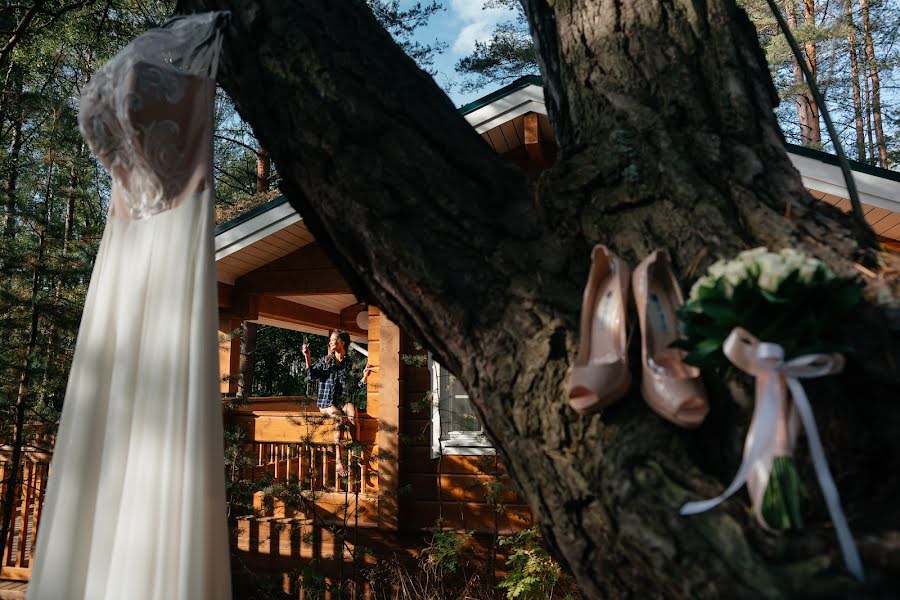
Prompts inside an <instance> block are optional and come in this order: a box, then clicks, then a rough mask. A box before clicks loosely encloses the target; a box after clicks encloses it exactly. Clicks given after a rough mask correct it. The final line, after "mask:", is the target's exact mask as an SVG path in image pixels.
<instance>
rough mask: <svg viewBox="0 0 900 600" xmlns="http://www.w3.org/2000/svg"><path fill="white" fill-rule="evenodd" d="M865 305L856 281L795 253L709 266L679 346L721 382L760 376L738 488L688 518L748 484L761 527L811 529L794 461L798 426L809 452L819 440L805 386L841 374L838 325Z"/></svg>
mask: <svg viewBox="0 0 900 600" xmlns="http://www.w3.org/2000/svg"><path fill="white" fill-rule="evenodd" d="M861 296H862V286H861V284H860V283H859V282H858V281H857V280H855V279H853V278H842V277H837V276H836V275H835V274H834V273H833V272H832V271H831V270H830V269H829V268H828V267H827V266H826V265H825V264H824V263H823V262H822V261H820V260H818V259H816V258H813V257H810V256H808V255H806V254H804V253H802V252H798V251H797V250H793V249H791V248H786V249H784V250H781V251H778V252H771V251H769V250H768V249H766V248H755V249H753V250H747V251H746V252H741V253H740V254H738V255H737V257H735V258H734V259H732V260H727V261H726V260H720V261H718V262H716V263H714V264H713V265H711V266H710V267H709V270H708V271H707V273H706V275H705V276H703V277H701V278H700V280H699V281H697V282H696V283H695V284H694V286H693V287H692V288H691V292H690V296H689V299H688V301H687V303H685V305H684V306H683V307H682V308H681V310H680V312H679V318H680V319H681V321H682V326H683V328H682V333H683V338H682V339H681V340H679V341H678V342H676V345H677V346H679V347H680V348H683V349H684V350H686V351H687V356H686V357H685V361H686V362H688V363H691V364H694V365H696V366H698V367H701V368H712V369H713V370H718V371H720V372H721V371H724V369H726V368H729V367H732V366H734V367H736V368H738V369H740V370H742V371H744V372H746V373H748V374H750V375H753V376H754V377H755V378H756V408H755V410H754V415H753V420H752V422H751V424H750V430H749V432H748V436H747V441H746V443H745V448H744V463H742V465H741V469H740V470H739V472H738V475H737V476H736V477H735V481H734V482H732V485H731V486H729V488H728V490H726V493H725V494H723V495H722V496H720V497H719V498H716V499H713V500H710V501H706V502H697V503H689V504H688V505H686V507H685V508H684V509H683V510H682V512H683V513H684V514H694V513H696V512H702V511H704V510H709V508H711V507H713V506H715V505H716V504H718V503H719V502H721V501H722V500H724V499H725V498H726V497H727V496H729V495H731V494H733V493H734V492H736V491H737V489H739V487H741V485H743V484H745V483H746V485H747V488H748V491H749V492H750V497H751V500H752V502H753V508H754V512H755V513H756V515H757V518H758V520H759V521H760V523H761V524H762V525H763V526H765V527H767V528H768V527H771V528H775V529H792V528H800V527H802V526H803V520H802V516H801V509H800V500H801V498H802V497H803V496H804V495H805V492H804V490H803V486H802V484H801V481H800V478H799V475H798V473H797V470H796V467H795V465H794V461H793V456H792V455H793V449H794V444H795V440H796V437H797V434H798V432H799V425H800V419H801V418H802V419H803V426H804V428H805V429H806V431H807V434H809V437H810V442H811V446H812V445H813V441H814V440H813V436H814V435H815V438H816V440H815V443H816V444H818V434H814V433H812V432H811V430H815V422H814V418H813V417H812V411H811V410H809V409H808V407H809V405H808V402H807V399H806V396H805V393H804V392H803V390H802V386H800V384H799V379H800V378H808V377H819V376H823V375H828V374H833V373H836V372H839V371H840V370H841V368H842V367H843V362H844V361H843V357H842V356H841V354H840V353H842V352H845V351H846V350H847V349H846V348H845V347H844V346H842V345H841V343H840V341H841V340H840V334H839V332H838V328H837V327H835V324H836V323H839V322H841V320H842V319H845V318H846V316H847V315H848V314H849V313H850V311H851V310H852V309H853V307H854V306H855V305H856V304H857V303H858V302H859V300H860V298H861ZM721 374H722V375H724V373H721ZM788 389H790V398H789V396H788ZM798 409H799V413H798ZM819 454H821V453H820V452H819ZM814 458H816V457H815V456H814ZM816 460H819V459H818V458H816ZM820 462H822V463H823V464H824V455H822V458H821V460H820ZM817 471H823V473H822V474H820V475H819V477H820V483H822V482H823V480H824V479H825V477H824V471H827V466H826V467H824V468H823V469H819V468H818V465H817ZM828 478H829V479H830V475H828ZM832 487H833V484H832ZM829 503H830V507H832V508H833V507H837V508H836V509H835V510H834V514H835V515H836V521H837V520H843V516H842V515H839V514H838V513H839V502H838V501H837V499H836V493H835V497H834V498H829Z"/></svg>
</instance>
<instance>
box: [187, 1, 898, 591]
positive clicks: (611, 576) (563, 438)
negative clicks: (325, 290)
mask: <svg viewBox="0 0 900 600" xmlns="http://www.w3.org/2000/svg"><path fill="white" fill-rule="evenodd" d="M184 4H185V8H187V9H189V10H207V9H211V8H224V7H227V8H229V9H230V10H231V11H232V21H231V24H230V25H229V28H228V30H227V33H226V36H227V39H226V44H225V48H226V49H225V51H224V55H223V56H222V59H221V62H220V65H221V67H220V76H219V80H220V83H221V84H222V85H223V87H224V88H225V90H226V91H227V92H228V93H229V94H230V95H231V96H232V98H233V99H234V100H235V103H236V106H237V107H238V110H239V111H240V113H241V115H242V116H243V117H244V118H245V119H246V120H247V121H249V122H250V123H251V125H252V126H253V127H254V130H255V132H256V134H257V135H258V137H259V139H260V141H261V143H262V144H263V145H264V146H265V147H266V148H267V149H268V150H269V151H270V152H271V154H272V158H273V159H274V160H275V161H276V162H277V163H278V166H279V174H280V175H281V177H282V186H283V189H284V191H285V192H286V194H287V195H288V197H289V199H290V200H291V203H292V204H293V205H294V206H295V207H296V208H297V209H298V210H299V211H300V212H301V214H303V216H304V219H305V221H306V222H307V224H308V225H309V227H310V228H311V229H312V231H313V233H314V234H315V236H316V238H317V240H318V241H319V242H320V243H322V244H323V245H324V246H325V247H326V248H327V249H328V250H329V252H330V254H331V256H332V258H333V259H334V260H335V262H336V263H337V264H338V266H339V268H340V269H341V270H342V272H343V273H344V275H345V276H346V277H347V278H348V280H349V281H350V283H351V285H352V286H353V288H354V290H356V292H357V294H359V295H360V296H361V297H363V298H364V299H366V300H367V301H369V302H372V303H374V304H376V305H378V306H379V307H380V308H381V309H383V310H384V311H385V312H386V313H387V314H388V315H390V317H391V319H393V320H396V321H397V322H398V323H399V324H400V325H401V326H402V327H403V328H404V329H405V330H406V331H408V332H410V333H411V334H413V335H414V336H417V337H418V338H419V340H420V341H422V342H423V343H424V344H425V345H426V346H428V347H429V349H431V350H432V351H433V352H434V354H435V355H436V357H437V359H438V360H439V361H440V362H441V363H442V364H444V365H446V366H447V367H448V368H449V369H450V371H452V372H454V373H456V374H457V375H458V376H459V377H460V378H461V380H462V382H463V383H464V384H465V386H466V388H467V389H468V391H469V393H470V394H471V397H472V398H473V400H474V403H475V405H476V407H477V409H478V410H479V412H480V414H481V417H482V419H483V422H484V425H485V428H486V429H487V431H488V432H489V434H490V436H491V437H492V438H493V440H494V441H495V443H496V445H497V448H498V451H499V453H500V455H501V456H502V457H503V459H504V462H505V464H506V467H507V469H508V470H509V472H510V474H511V476H512V477H513V479H514V480H515V481H516V482H518V484H519V486H520V487H521V491H522V494H523V495H524V497H525V499H526V500H527V501H528V503H529V505H530V507H531V508H532V510H533V512H534V514H535V515H536V516H537V518H538V519H539V520H540V522H541V524H542V527H543V530H544V532H545V535H546V539H547V540H548V542H549V544H550V545H551V547H552V548H553V550H554V552H555V553H556V555H557V556H558V557H559V558H561V559H562V560H564V561H565V562H566V563H567V564H568V566H569V567H570V568H571V569H572V571H573V572H574V573H575V575H576V577H577V578H578V581H579V584H580V585H581V587H582V589H583V590H584V591H585V593H586V594H587V595H588V596H589V597H622V596H625V595H629V594H630V595H633V596H635V597H657V596H660V595H665V596H672V597H714V596H723V595H726V594H731V595H736V596H738V597H740V596H769V597H773V596H779V595H785V594H789V593H792V592H798V591H803V592H804V593H807V594H816V593H822V592H823V590H825V589H828V590H831V591H832V593H833V592H834V590H851V589H853V587H854V586H855V585H856V584H855V583H853V582H852V581H851V580H850V579H849V577H848V576H847V575H846V574H845V572H844V570H843V568H842V564H841V560H840V557H839V555H838V553H837V550H836V542H835V540H834V539H833V533H832V530H831V528H830V526H829V523H828V519H827V513H826V512H825V511H824V508H823V506H822V502H821V499H820V498H819V495H818V491H817V488H816V487H815V485H814V484H813V483H812V481H813V480H812V479H811V478H810V479H808V481H810V486H809V487H810V492H811V508H810V514H809V521H808V527H807V529H806V530H804V531H803V532H802V533H799V534H795V535H786V536H780V537H770V536H769V535H767V534H765V533H763V532H762V531H760V529H759V528H758V526H757V525H755V523H754V522H753V520H752V519H751V518H750V517H749V516H748V511H747V501H746V497H737V498H735V499H733V500H731V501H729V502H727V503H726V504H725V505H724V506H723V507H722V508H719V509H717V510H714V511H711V512H709V513H706V514H704V515H701V516H697V517H693V518H682V517H679V516H678V512H677V511H678V507H679V506H680V505H681V504H682V503H683V502H684V501H686V500H689V499H697V498H700V497H711V496H713V495H715V494H717V493H718V492H720V491H721V489H722V487H723V482H725V483H727V480H730V477H731V476H732V475H733V473H734V471H735V469H736V467H737V464H738V462H739V456H740V449H741V445H742V441H743V434H744V433H745V431H746V425H747V422H748V418H749V410H750V408H749V407H748V406H747V404H746V403H743V404H740V405H739V404H737V403H735V402H734V401H733V400H731V398H730V396H729V395H728V394H727V393H726V392H725V390H724V385H722V384H719V383H717V382H715V381H710V382H709V384H710V387H711V388H712V390H713V394H714V398H713V401H712V404H713V407H712V412H711V414H710V416H709V418H708V419H707V421H706V423H705V425H704V426H703V427H702V428H701V429H700V430H698V431H694V432H688V431H683V430H679V429H677V428H675V427H673V426H671V425H669V424H667V423H666V422H663V421H662V420H661V419H659V418H657V417H655V416H654V415H653V413H651V412H650V411H649V409H647V407H646V406H645V405H644V403H643V402H642V400H641V398H640V396H639V395H638V394H636V393H632V394H631V395H630V396H628V397H627V398H626V399H624V400H623V401H622V402H620V403H618V404H617V405H615V406H614V407H612V408H610V409H609V410H607V411H606V412H605V413H604V414H603V415H602V416H591V417H588V418H582V417H578V416H576V415H575V414H574V413H573V412H572V411H571V410H569V409H568V408H567V407H566V405H565V403H564V401H563V398H564V396H565V385H566V380H567V376H568V372H569V365H570V363H571V360H572V358H573V356H574V350H575V346H576V343H577V328H576V322H577V318H578V314H579V310H580V300H581V293H582V286H583V284H584V281H585V279H586V276H587V271H588V266H589V252H590V249H591V247H592V246H593V245H594V244H595V243H598V242H603V243H606V244H608V245H609V246H611V247H612V248H613V249H614V250H616V251H617V252H618V253H619V254H620V255H622V256H623V257H624V258H625V259H626V260H628V261H629V262H630V263H632V264H636V263H637V261H639V260H640V259H642V258H643V257H644V256H645V255H646V254H647V253H648V252H649V251H651V250H652V249H653V248H656V247H665V248H667V249H668V250H669V252H670V253H671V255H672V258H673V261H674V265H675V268H676V270H677V273H678V274H679V276H680V277H681V278H682V280H683V281H684V282H685V283H687V280H688V279H689V278H691V277H692V276H693V275H695V274H697V272H698V269H699V268H702V267H704V266H706V265H707V264H709V262H710V261H712V260H713V259H715V258H716V257H718V256H727V255H731V254H733V253H735V252H737V251H738V250H741V249H744V248H746V247H749V246H755V245H761V244H767V245H769V246H772V247H782V246H785V245H793V246H798V247H802V248H805V249H808V250H810V251H812V252H814V253H815V254H817V255H819V256H821V257H823V258H824V259H825V260H826V261H827V262H829V263H830V264H831V265H832V266H833V267H834V268H836V269H838V270H839V271H841V272H847V271H848V270H849V269H850V263H851V261H862V262H864V263H867V264H870V265H871V264H872V262H873V253H872V250H871V245H872V244H873V243H874V242H873V238H872V235H871V232H869V231H859V230H854V229H853V227H854V225H853V223H851V222H850V221H849V220H848V219H847V218H845V217H844V216H842V215H841V214H839V213H838V212H837V211H836V210H832V209H830V208H828V207H825V206H823V205H821V204H818V203H816V201H814V200H813V199H812V198H811V197H810V196H809V194H808V193H806V191H805V190H804V189H803V186H802V184H801V181H800V178H799V176H798V174H797V172H796V171H795V170H794V169H793V168H792V167H791V164H790V161H789V159H788V157H787V155H786V152H785V149H784V141H783V137H782V135H781V133H780V131H779V129H778V126H777V124H776V122H775V119H774V117H773V114H772V106H773V105H774V103H775V102H776V101H777V96H776V94H775V91H774V88H773V87H772V85H771V82H770V81H769V78H768V71H767V68H766V64H765V60H764V57H763V56H762V53H761V51H760V49H759V47H758V45H757V42H756V38H755V31H754V29H753V27H752V26H751V24H750V22H749V20H748V19H747V17H746V15H745V14H744V13H743V12H742V11H740V10H739V9H737V7H736V6H735V4H734V2H733V1H732V0H709V1H708V2H696V1H693V0H600V1H597V0H567V1H560V2H549V1H547V0H528V1H527V2H525V6H526V10H527V13H528V16H529V20H530V23H531V27H532V34H533V37H534V39H535V43H536V48H537V51H538V54H539V57H540V63H541V68H542V72H543V76H544V85H545V87H544V95H545V98H546V102H547V107H548V110H549V113H550V118H551V121H552V123H553V127H554V129H555V131H556V134H557V138H558V141H559V145H560V152H559V159H558V161H557V164H556V165H555V166H554V167H552V168H551V169H550V170H549V171H547V172H545V173H544V174H543V175H542V176H541V177H540V178H539V179H538V180H537V181H529V180H527V178H526V176H525V175H524V174H523V173H521V172H520V171H518V170H517V169H516V168H515V167H513V166H511V165H510V164H508V163H506V162H504V160H503V159H501V158H499V157H497V156H496V155H494V154H493V153H492V152H491V151H490V149H489V148H488V147H487V146H486V145H485V144H484V143H483V142H482V141H481V140H480V139H479V138H478V136H477V135H476V134H475V133H474V132H473V131H472V130H471V128H470V127H469V126H468V125H467V124H466V123H465V121H464V120H463V119H462V118H461V117H459V115H458V114H457V113H456V110H455V109H454V107H453V106H452V104H451V103H450V102H449V100H448V99H447V98H446V96H445V95H444V94H443V93H442V92H441V91H440V90H439V89H438V88H437V86H436V85H435V83H434V82H433V81H432V79H431V78H430V77H429V76H427V74H425V73H424V72H423V71H421V70H419V69H417V68H416V67H415V65H414V64H413V62H412V61H411V60H410V59H408V58H407V57H406V56H404V55H403V53H402V52H401V51H400V49H399V48H397V46H396V45H395V44H393V42H392V41H391V40H390V39H389V37H388V35H387V34H386V33H385V32H384V31H383V30H381V29H380V28H379V26H378V25H377V23H376V22H375V20H374V18H373V17H372V16H371V14H370V13H369V12H368V11H367V10H366V8H365V5H364V3H362V2H349V1H345V2H332V1H329V0H306V1H302V2H300V1H298V2H293V3H290V4H288V3H283V2H280V1H279V0H257V1H250V0H233V1H227V2H226V1H224V0H223V1H216V0H188V1H187V2H185V3H184ZM251 48H252V51H250V50H251ZM262 98H271V99H278V100H277V102H269V103H264V102H262V101H261V100H260V99H262ZM286 132H289V134H286ZM786 213H788V214H790V215H792V219H788V218H785V217H784V216H783V215H785V214H786ZM859 318H860V322H857V323H853V324H850V325H852V327H849V329H850V330H851V331H859V332H860V333H861V335H860V336H858V337H859V339H858V340H857V343H859V344H860V346H859V352H860V356H865V358H866V359H867V360H868V363H866V366H865V367H864V366H863V363H862V362H861V361H858V360H854V361H852V362H851V366H850V369H849V372H848V373H847V375H846V376H845V377H844V378H842V379H833V380H832V381H828V382H821V381H817V382H815V383H814V384H810V385H809V386H808V389H809V391H810V395H811V397H812V398H814V402H815V405H816V411H817V418H818V419H819V421H820V429H821V431H822V432H823V435H824V437H825V438H826V442H825V443H826V450H827V452H828V455H829V457H830V459H831V464H832V467H833V470H834V471H835V472H836V473H837V479H838V485H839V486H840V489H841V493H842V494H843V498H844V501H845V507H846V509H847V512H848V514H849V515H850V519H851V524H852V526H853V527H854V532H855V533H856V534H857V536H868V537H866V538H865V539H867V540H870V542H869V543H867V544H864V546H863V553H864V560H866V561H867V566H868V567H869V568H870V571H871V572H873V573H874V574H875V576H874V578H870V581H873V580H874V581H875V583H874V584H871V585H874V586H876V587H877V586H878V585H888V584H890V583H893V584H896V582H897V579H896V570H895V571H894V572H893V573H891V572H890V571H889V570H888V566H886V565H884V564H882V563H878V562H876V558H877V555H879V554H880V551H881V550H882V546H880V545H879V544H881V543H882V537H883V536H885V535H886V532H890V531H891V530H894V531H896V530H897V529H898V528H900V527H898V522H897V521H898V515H897V511H896V510H895V505H894V504H893V501H892V500H891V498H893V497H896V493H897V492H898V491H900V490H898V487H900V486H898V482H897V477H896V475H894V474H892V473H885V472H876V468H877V467H875V466H873V465H893V464H896V463H897V462H898V459H900V449H898V441H897V439H896V436H895V434H894V433H893V431H896V428H897V426H898V420H900V407H898V405H897V403H896V402H892V401H891V399H895V398H896V397H897V387H896V378H897V374H896V372H895V370H892V369H893V367H892V366H891V363H889V362H888V361H889V360H892V359H893V360H896V358H897V357H896V352H895V351H896V343H895V342H896V340H895V339H894V338H890V339H888V335H889V334H888V333H887V332H888V329H887V327H885V326H884V325H883V324H881V322H879V321H878V319H879V318H880V316H879V313H876V312H875V311H874V310H863V311H860V317H859ZM864 318H865V319H868V320H869V321H867V322H862V320H863V319H864ZM873 332H874V333H873ZM863 334H865V335H863ZM866 336H868V337H866ZM863 342H866V343H865V344H863ZM633 350H634V351H638V350H639V349H637V348H633ZM889 350H890V351H891V352H894V354H888V351H889ZM633 364H634V365H635V366H637V365H638V364H639V362H638V361H634V362H633ZM895 364H896V363H895ZM860 381H864V382H865V387H864V388H853V387H847V386H852V385H860V383H859V382H860ZM854 382H855V383H854ZM854 389H866V390H867V394H866V397H861V398H857V397H855V396H854V395H853V390H854ZM738 396H739V398H740V397H741V396H740V395H738ZM842 397H844V398H847V399H850V398H852V399H853V400H854V401H853V402H852V404H851V403H850V402H842V401H841V400H840V399H841V398H842ZM891 427H893V428H894V429H893V431H892V430H891ZM801 458H803V453H801ZM803 460H805V458H803ZM801 469H802V471H803V474H804V476H806V477H810V471H809V465H807V464H805V463H803V462H802V461H801ZM891 494H894V496H892V495H891ZM885 539H887V538H885ZM872 547H874V548H877V549H878V550H879V552H874V551H872ZM877 560H881V559H877ZM894 569H896V566H895V567H894ZM885 582H888V583H885Z"/></svg>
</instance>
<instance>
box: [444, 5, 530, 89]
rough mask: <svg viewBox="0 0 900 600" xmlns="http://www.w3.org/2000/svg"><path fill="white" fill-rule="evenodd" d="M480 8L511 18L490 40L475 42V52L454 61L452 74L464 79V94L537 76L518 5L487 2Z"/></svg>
mask: <svg viewBox="0 0 900 600" xmlns="http://www.w3.org/2000/svg"><path fill="white" fill-rule="evenodd" d="M484 7H485V8H486V9H487V8H509V9H513V10H514V11H515V16H514V17H513V18H511V19H507V20H505V21H501V22H500V23H498V24H497V25H496V26H495V27H494V31H493V32H492V33H491V37H490V39H488V40H487V41H480V40H479V41H476V42H475V49H474V50H473V51H472V52H471V53H470V54H469V55H468V56H465V57H463V58H461V59H460V60H459V61H457V63H456V66H455V67H454V68H455V70H456V72H457V73H459V74H461V75H464V76H466V81H465V83H464V84H463V85H462V91H464V92H472V91H477V90H480V89H483V88H485V87H487V86H489V85H494V86H498V85H504V84H506V83H509V82H511V81H512V80H514V79H516V78H518V77H522V76H523V75H534V74H537V73H539V70H538V65H537V54H536V52H535V48H534V42H532V40H531V33H530V32H529V31H528V21H527V20H526V18H525V12H524V10H523V9H522V5H521V4H520V3H519V2H516V1H510V0H487V1H486V2H485V3H484Z"/></svg>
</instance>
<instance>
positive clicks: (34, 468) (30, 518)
mask: <svg viewBox="0 0 900 600" xmlns="http://www.w3.org/2000/svg"><path fill="white" fill-rule="evenodd" d="M11 455H12V449H11V448H10V447H9V446H3V447H0V499H2V498H4V497H5V495H6V484H7V481H9V479H10V477H9V476H10V469H11ZM50 457H51V455H50V453H49V452H45V451H41V450H38V449H36V448H32V447H26V448H24V449H23V452H22V460H21V463H20V465H19V469H18V473H17V474H16V476H15V477H14V478H13V479H14V485H15V486H16V487H15V502H14V503H13V515H12V523H11V525H12V526H11V527H10V529H9V535H8V537H7V539H6V543H5V544H4V552H3V557H2V563H0V579H18V580H27V579H28V578H29V577H30V575H31V561H32V555H33V552H34V543H35V539H36V537H37V527H38V522H39V520H40V516H41V509H42V508H43V505H44V491H45V490H46V487H47V474H48V473H49V471H50ZM0 507H2V505H0ZM2 517H3V515H2V514H0V518H2Z"/></svg>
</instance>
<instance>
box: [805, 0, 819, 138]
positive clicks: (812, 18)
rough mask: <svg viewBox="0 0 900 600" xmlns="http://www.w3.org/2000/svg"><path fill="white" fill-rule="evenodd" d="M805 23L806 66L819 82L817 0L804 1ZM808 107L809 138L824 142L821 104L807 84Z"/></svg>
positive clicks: (814, 79)
mask: <svg viewBox="0 0 900 600" xmlns="http://www.w3.org/2000/svg"><path fill="white" fill-rule="evenodd" d="M803 23H804V25H806V29H807V35H806V42H805V43H804V44H803V51H804V54H805V56H806V68H807V69H809V72H810V73H811V74H812V78H813V81H814V82H816V83H818V82H819V59H818V54H817V53H816V33H815V32H816V1H815V0H804V1H803ZM806 107H807V110H808V111H809V123H808V124H809V139H810V142H811V143H814V144H821V143H822V128H821V125H820V123H819V106H818V105H817V104H816V102H815V99H814V98H813V96H812V92H811V91H810V90H809V85H808V84H807V86H806Z"/></svg>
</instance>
